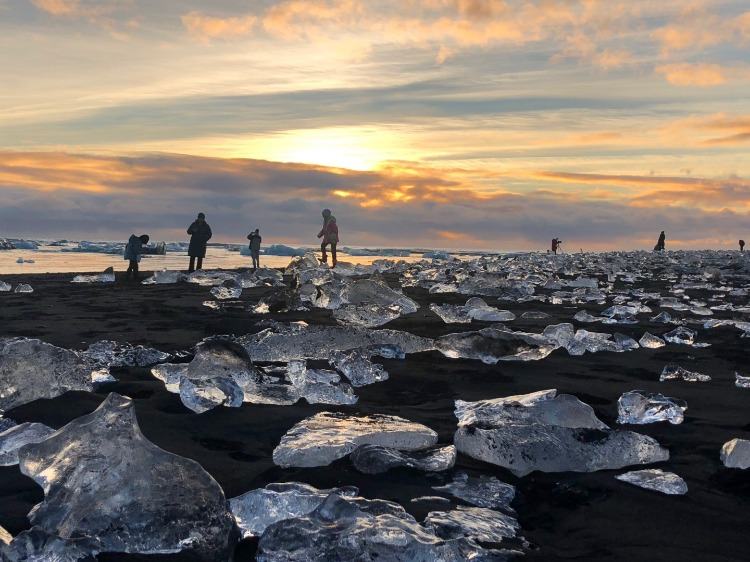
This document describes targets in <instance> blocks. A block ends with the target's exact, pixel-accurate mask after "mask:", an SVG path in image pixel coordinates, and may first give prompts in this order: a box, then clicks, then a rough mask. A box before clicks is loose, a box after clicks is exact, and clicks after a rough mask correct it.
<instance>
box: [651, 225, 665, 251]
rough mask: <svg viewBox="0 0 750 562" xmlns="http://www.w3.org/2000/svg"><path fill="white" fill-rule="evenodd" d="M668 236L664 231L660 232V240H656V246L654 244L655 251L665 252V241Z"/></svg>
mask: <svg viewBox="0 0 750 562" xmlns="http://www.w3.org/2000/svg"><path fill="white" fill-rule="evenodd" d="M666 239H667V237H666V235H665V234H664V231H663V230H662V231H661V234H659V240H657V242H656V246H654V252H663V251H664V242H665V241H666Z"/></svg>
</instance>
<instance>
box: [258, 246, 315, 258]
mask: <svg viewBox="0 0 750 562" xmlns="http://www.w3.org/2000/svg"><path fill="white" fill-rule="evenodd" d="M264 253H265V254H266V255H267V256H307V255H309V254H308V253H307V250H305V249H303V248H292V247H291V246H285V245H284V244H271V245H270V246H267V247H266V249H265V252H264Z"/></svg>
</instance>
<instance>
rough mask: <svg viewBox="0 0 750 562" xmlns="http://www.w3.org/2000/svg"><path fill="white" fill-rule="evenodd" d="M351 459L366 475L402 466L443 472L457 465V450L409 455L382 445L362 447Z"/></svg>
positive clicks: (430, 451) (442, 448) (447, 449)
mask: <svg viewBox="0 0 750 562" xmlns="http://www.w3.org/2000/svg"><path fill="white" fill-rule="evenodd" d="M349 458H350V459H351V460H352V463H353V464H354V467H355V468H356V469H357V470H359V471H360V472H364V473H365V474H380V473H382V472H387V471H388V470H390V469H392V468H397V467H401V466H404V467H407V468H415V469H417V470H423V471H425V472H442V471H444V470H448V469H449V468H452V467H453V465H454V464H456V448H455V447H454V446H453V445H449V446H447V447H439V448H435V449H423V450H420V451H413V452H410V453H407V452H402V451H399V450H397V449H393V448H390V447H383V446H381V445H362V446H361V447H358V448H357V449H356V450H355V451H354V452H352V454H351V455H349Z"/></svg>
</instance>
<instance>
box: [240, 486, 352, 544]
mask: <svg viewBox="0 0 750 562" xmlns="http://www.w3.org/2000/svg"><path fill="white" fill-rule="evenodd" d="M331 494H338V495H341V496H347V497H354V496H357V495H359V490H358V489H357V488H355V487H354V486H344V487H343V488H333V489H329V490H318V489H317V488H314V487H313V486H310V485H308V484H303V483H301V482H285V483H274V484H268V485H267V486H266V487H265V488H258V489H257V490H250V491H249V492H246V493H244V494H242V495H241V496H237V497H236V498H232V499H230V500H229V508H230V509H231V510H232V515H234V518H235V520H236V521H237V525H238V526H239V528H240V530H241V531H242V536H243V538H249V537H260V536H261V535H262V534H263V532H264V531H265V530H266V528H267V527H268V526H269V525H272V524H273V523H276V522H277V521H282V520H283V519H292V518H295V517H302V516H304V515H307V514H308V513H310V512H311V511H313V510H314V509H316V508H317V507H318V506H319V505H320V504H321V503H323V501H324V500H325V499H326V498H327V497H328V496H329V495H331Z"/></svg>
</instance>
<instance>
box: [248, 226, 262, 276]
mask: <svg viewBox="0 0 750 562" xmlns="http://www.w3.org/2000/svg"><path fill="white" fill-rule="evenodd" d="M247 239H248V240H250V255H251V256H252V258H253V268H254V269H258V268H259V267H260V243H261V240H262V238H261V237H260V229H258V228H256V229H255V231H254V232H251V233H250V234H248V235H247Z"/></svg>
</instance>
